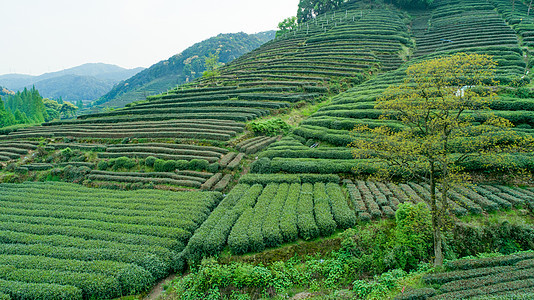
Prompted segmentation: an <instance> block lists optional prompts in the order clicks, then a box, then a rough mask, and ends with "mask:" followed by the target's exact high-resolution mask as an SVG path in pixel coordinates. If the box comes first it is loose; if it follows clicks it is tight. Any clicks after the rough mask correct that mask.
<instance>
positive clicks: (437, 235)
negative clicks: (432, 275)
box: [430, 162, 443, 267]
mask: <svg viewBox="0 0 534 300" xmlns="http://www.w3.org/2000/svg"><path fill="white" fill-rule="evenodd" d="M430 206H431V210H432V231H433V233H434V266H436V267H438V266H442V265H443V250H442V248H441V221H440V213H439V209H438V203H437V198H436V178H435V169H434V162H431V163H430Z"/></svg>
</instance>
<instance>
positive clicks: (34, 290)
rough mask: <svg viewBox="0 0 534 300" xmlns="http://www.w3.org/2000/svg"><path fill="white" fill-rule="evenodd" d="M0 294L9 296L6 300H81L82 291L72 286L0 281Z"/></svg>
mask: <svg viewBox="0 0 534 300" xmlns="http://www.w3.org/2000/svg"><path fill="white" fill-rule="evenodd" d="M0 293H3V294H6V295H9V296H10V298H8V299H13V300H17V299H28V300H29V299H43V300H44V299H62V300H82V299H83V296H82V291H81V290H80V289H79V288H77V287H74V286H69V285H59V284H47V283H27V282H20V281H8V280H2V279H0Z"/></svg>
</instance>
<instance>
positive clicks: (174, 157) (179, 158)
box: [97, 148, 219, 169]
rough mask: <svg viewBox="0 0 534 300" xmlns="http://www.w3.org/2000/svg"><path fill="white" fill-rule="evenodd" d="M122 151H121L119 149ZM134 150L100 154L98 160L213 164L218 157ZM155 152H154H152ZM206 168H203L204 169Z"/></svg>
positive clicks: (201, 154)
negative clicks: (149, 158) (124, 159)
mask: <svg viewBox="0 0 534 300" xmlns="http://www.w3.org/2000/svg"><path fill="white" fill-rule="evenodd" d="M121 150H122V149H121ZM135 150H136V149H133V148H132V149H128V148H125V149H124V151H121V152H111V153H110V152H101V153H98V154H97V156H98V158H120V157H128V158H147V157H155V158H157V159H160V160H165V161H172V160H176V161H192V160H204V161H207V162H208V164H209V163H214V162H216V161H218V160H219V156H218V155H217V156H204V155H203V153H198V154H200V155H197V153H195V154H191V155H188V154H165V153H161V152H158V151H159V150H154V149H139V150H146V151H150V152H137V151H135ZM152 151H155V152H152ZM205 168H206V167H204V169H205Z"/></svg>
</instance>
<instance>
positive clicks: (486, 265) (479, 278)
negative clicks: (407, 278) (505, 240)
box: [402, 252, 534, 300]
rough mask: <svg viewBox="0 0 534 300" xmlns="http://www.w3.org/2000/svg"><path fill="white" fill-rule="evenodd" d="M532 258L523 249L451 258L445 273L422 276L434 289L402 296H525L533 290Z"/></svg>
mask: <svg viewBox="0 0 534 300" xmlns="http://www.w3.org/2000/svg"><path fill="white" fill-rule="evenodd" d="M533 258H534V254H533V253H532V252H524V253H517V254H513V255H505V256H498V257H491V258H482V259H462V260H456V261H452V262H450V263H448V264H447V272H442V273H433V274H427V275H425V277H424V281H425V283H426V284H428V285H431V286H434V287H436V289H434V288H425V289H420V290H414V291H410V292H408V293H406V295H405V297H404V298H402V299H409V297H410V295H413V296H415V295H419V297H424V298H425V299H433V300H434V299H436V300H437V299H490V297H500V298H495V299H521V298H523V299H528V298H529V297H530V296H531V295H532V294H531V293H532V291H534V282H533V280H532V267H533V263H534V260H533ZM491 299H493V298H491Z"/></svg>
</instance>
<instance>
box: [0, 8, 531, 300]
mask: <svg viewBox="0 0 534 300" xmlns="http://www.w3.org/2000/svg"><path fill="white" fill-rule="evenodd" d="M508 5H509V3H508V2H507V1H505V0H489V1H485V0H484V1H483V0H436V1H434V2H433V4H432V5H431V7H429V8H428V9H427V10H418V11H411V10H408V11H406V10H401V9H398V8H395V7H394V6H392V5H388V4H377V3H369V2H368V1H349V2H347V3H345V4H343V5H342V6H341V7H340V8H339V9H337V10H335V11H329V12H327V13H325V14H321V15H319V16H317V18H315V19H313V20H311V21H309V22H306V23H302V24H300V25H299V26H298V28H296V29H295V30H293V31H291V32H289V33H287V34H285V35H283V36H281V37H278V38H277V39H275V40H272V41H270V42H268V43H266V44H264V45H263V46H261V47H259V48H258V49H256V50H254V51H252V52H250V53H248V54H245V55H243V56H241V57H240V58H238V59H236V60H234V61H233V62H232V63H230V64H228V65H226V66H224V67H222V68H220V69H219V70H218V71H219V72H220V74H219V75H218V76H215V77H205V78H199V79H198V80H196V81H193V82H192V83H189V84H186V85H181V86H178V87H176V88H174V89H172V90H170V91H169V92H166V93H163V94H160V95H156V96H150V97H147V99H146V100H143V101H139V102H135V103H132V104H130V105H128V106H127V107H125V108H124V109H117V110H112V111H107V112H103V113H96V114H92V115H83V116H80V117H78V118H77V119H75V120H57V121H53V122H49V123H45V124H42V125H41V126H35V127H29V128H22V129H18V130H14V131H12V132H10V133H9V134H3V135H0V182H6V183H5V184H1V185H0V202H2V205H0V235H1V236H0V299H1V297H2V294H8V295H10V296H11V298H13V299H28V298H32V297H34V298H35V297H41V296H40V295H41V294H39V293H40V292H39V291H44V290H49V291H52V293H56V292H57V293H61V292H65V293H69V295H72V297H71V298H72V299H81V298H84V299H90V298H91V297H93V296H95V297H99V296H100V295H106V296H102V298H105V297H118V296H121V295H126V294H129V293H133V292H138V291H141V290H144V289H146V288H147V287H148V286H149V285H151V284H152V283H154V282H155V280H156V279H159V278H162V277H164V276H166V275H168V274H169V272H172V271H181V270H182V268H183V267H184V263H185V262H187V263H197V262H199V260H200V259H201V258H203V257H206V256H212V255H218V254H220V253H225V254H232V255H240V254H245V253H250V252H261V251H263V250H265V249H269V248H275V247H279V246H281V245H284V244H286V243H294V242H295V241H299V240H305V241H309V240H313V239H317V238H319V237H329V236H332V235H333V234H334V233H336V232H339V231H341V230H344V229H347V228H351V227H354V226H355V224H366V222H369V221H377V220H381V219H393V218H394V217H395V213H396V211H397V209H398V208H399V206H400V205H401V204H403V203H413V204H418V203H422V202H425V203H428V202H429V199H430V197H431V196H430V192H429V186H428V185H427V184H425V183H421V182H403V183H391V182H377V181H373V180H365V179H364V177H365V176H366V175H369V174H373V173H375V172H376V170H377V169H378V168H379V167H380V166H377V165H376V164H374V163H370V162H369V161H366V160H363V159H362V160H354V158H353V155H352V153H351V149H350V148H349V147H347V145H348V144H350V143H351V142H353V141H354V140H358V139H365V138H366V137H365V136H351V135H350V133H349V131H350V130H352V129H353V128H354V127H355V126H356V125H367V126H369V127H377V126H382V125H386V126H388V127H390V128H391V129H392V130H398V129H400V128H402V124H401V123H400V122H397V121H392V120H384V119H381V118H380V116H381V115H382V111H380V110H378V109H376V108H375V105H376V103H377V99H378V98H380V97H381V95H382V94H383V92H384V91H385V90H386V88H387V87H389V86H391V85H395V84H399V83H401V82H403V80H404V79H405V74H406V73H405V71H406V69H407V68H408V67H409V66H410V65H411V64H413V63H417V62H421V61H423V60H426V59H429V58H435V57H441V56H445V55H450V54H453V53H458V52H467V53H483V54H489V55H492V56H493V57H494V59H495V60H496V61H497V62H498V66H497V70H496V78H495V79H496V80H498V81H499V83H498V84H495V85H494V86H492V88H493V89H495V90H496V92H497V93H498V96H499V97H498V99H497V100H496V101H494V102H493V103H492V106H491V108H492V109H493V110H494V112H495V113H496V114H497V115H499V116H503V117H506V118H508V119H509V120H510V121H511V122H512V123H514V125H516V128H515V130H517V131H518V132H521V133H524V134H525V135H532V134H534V129H533V127H532V126H534V114H533V113H532V110H533V109H534V93H533V92H531V91H530V89H529V88H528V87H529V84H530V78H531V77H530V68H531V66H532V65H533V63H532V61H533V60H532V59H531V57H530V55H531V50H532V49H531V42H530V38H531V37H530V36H531V32H532V31H533V30H534V18H533V17H531V16H527V13H528V10H526V6H525V5H524V4H522V3H516V5H517V10H514V11H511V10H510V9H509V7H508ZM532 45H534V44H532ZM272 116H276V117H279V118H281V120H285V121H287V123H290V124H291V125H292V126H293V127H292V128H290V130H288V131H284V130H281V131H279V132H273V133H272V134H264V133H261V132H260V133H258V132H255V131H254V130H253V126H252V125H253V124H252V121H254V120H258V119H261V120H262V121H263V120H264V119H267V120H270V119H271V118H272ZM477 117H480V118H482V117H483V116H477ZM479 120H481V119H475V121H479ZM280 122H282V121H280ZM259 127H261V126H259ZM510 159H511V160H513V161H514V162H516V164H517V165H518V166H520V167H525V168H526V169H527V170H530V171H532V170H534V167H533V166H534V164H533V162H534V160H533V157H532V154H521V155H514V156H511V157H510ZM469 163H471V165H466V167H468V168H467V169H468V170H469V171H487V166H485V167H480V166H479V165H477V164H476V160H474V161H470V162H469ZM24 181H44V182H46V183H42V182H39V183H29V182H26V183H23V184H18V185H17V184H15V183H20V182H24ZM56 181H64V182H69V183H58V182H56ZM7 182H9V183H7ZM72 183H77V184H78V185H75V184H72ZM82 185H83V186H82ZM104 188H105V189H104ZM440 188H441V186H438V197H439V196H440V194H439V190H440ZM109 189H120V190H130V191H110V190H109ZM154 189H160V190H167V191H155V190H154ZM171 191H173V192H171ZM219 192H223V193H225V195H224V197H223V194H221V193H219ZM449 194H450V201H449V203H448V205H449V206H450V208H451V211H452V212H453V213H454V214H455V217H457V218H462V217H464V216H480V215H483V216H488V215H491V214H493V215H497V214H498V213H500V212H503V211H504V212H506V213H513V214H517V215H522V214H526V213H528V211H532V210H533V209H534V190H532V188H523V189H520V188H511V187H509V186H506V185H502V184H493V185H489V184H481V185H477V186H474V187H463V186H455V187H454V188H452V189H451V190H450V192H449ZM23 200H24V201H23ZM87 211H89V212H87ZM147 214H149V215H147ZM386 221H387V220H384V222H386ZM147 226H148V227H151V226H152V227H151V228H152V229H150V228H148V227H147ZM154 228H156V229H157V230H154ZM70 239H74V240H75V241H76V243H78V242H79V243H80V244H76V245H74V244H73V243H74V242H71V241H70ZM35 241H39V243H38V244H36V242H35ZM97 248H98V249H97ZM2 249H3V250H2ZM138 254H139V255H138ZM37 256H42V257H39V258H36V257H37ZM94 257H96V258H97V259H96V260H95V259H94ZM73 261H75V262H73ZM102 261H105V262H102ZM71 264H72V265H75V266H76V268H77V269H76V270H77V271H76V272H73V271H72V270H71V269H68V268H66V267H64V265H71ZM100 264H102V270H103V271H98V272H95V271H94V270H95V269H94V268H97V267H95V265H98V268H101V265H100ZM44 269H46V271H42V270H44ZM108 269H109V270H108ZM35 270H41V271H37V273H39V272H42V274H44V275H43V276H41V277H39V276H30V275H31V274H33V273H36V271H35ZM80 270H81V271H80ZM131 270H136V271H135V272H138V273H139V274H141V275H139V276H138V277H136V276H137V275H136V276H129V277H128V278H130V277H131V278H133V279H132V280H134V279H135V280H138V281H135V280H134V281H135V282H133V281H132V282H130V279H128V280H126V279H124V277H121V276H122V274H123V273H122V272H127V271H128V272H130V271H131ZM131 272H133V271H131ZM520 273H521V272H520ZM117 274H119V275H120V276H119V275H117ZM128 274H130V273H128ZM135 274H137V273H135ZM514 274H515V275H517V276H519V277H518V278H520V277H521V276H523V275H522V274H523V273H521V274H516V273H514ZM515 275H514V276H515ZM84 278H96V279H98V280H95V282H97V283H95V284H94V286H89V285H88V284H86V280H85V279H84ZM117 278H119V279H117ZM514 278H515V277H514ZM521 278H522V277H521ZM82 279H83V280H82ZM477 280H478V279H477ZM518 280H519V279H518ZM529 280H530V279H529ZM451 281H452V280H451ZM477 282H478V281H477ZM488 282H492V283H491V284H493V283H496V282H494V281H491V280H490V281H488ZM436 284H437V283H436ZM440 284H441V283H440ZM469 284H471V285H470V286H472V285H473V284H474V283H469ZM529 284H530V283H529ZM451 285H454V284H452V283H451ZM487 285H490V283H487ZM443 286H445V285H443ZM19 287H20V289H19ZM436 288H438V289H440V287H436ZM524 288H530V286H524ZM22 290H23V291H27V293H28V294H27V295H29V296H27V295H26V294H24V293H26V292H24V293H22V292H19V291H22ZM495 291H496V293H497V290H495ZM498 291H499V293H500V292H504V290H503V289H500V290H498ZM34 292H35V294H32V293H34ZM451 292H452V293H457V294H458V293H459V294H458V295H460V294H461V295H464V294H463V293H467V294H469V293H468V292H465V291H458V289H454V290H446V289H445V288H444V289H443V290H440V291H436V290H433V291H432V293H431V294H432V295H433V296H436V295H437V296H436V297H441V296H440V294H443V295H449V293H451ZM17 293H22V294H17ZM445 293H447V294H445ZM467 294H466V295H467ZM455 295H456V294H455ZM469 295H478V294H476V293H475V292H473V294H469ZM24 297H26V298H24ZM43 297H44V298H46V296H43Z"/></svg>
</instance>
